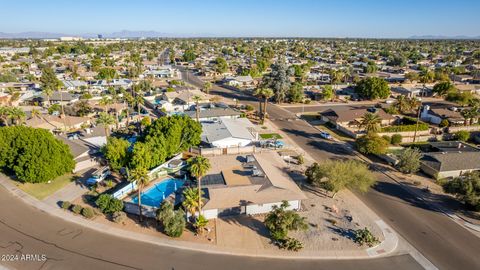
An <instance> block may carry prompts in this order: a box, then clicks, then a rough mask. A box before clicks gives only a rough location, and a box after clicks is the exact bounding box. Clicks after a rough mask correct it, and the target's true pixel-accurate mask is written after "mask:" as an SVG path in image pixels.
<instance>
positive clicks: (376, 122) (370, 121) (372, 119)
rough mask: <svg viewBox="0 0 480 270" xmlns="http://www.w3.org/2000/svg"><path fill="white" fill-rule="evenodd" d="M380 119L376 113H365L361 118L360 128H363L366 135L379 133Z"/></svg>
mask: <svg viewBox="0 0 480 270" xmlns="http://www.w3.org/2000/svg"><path fill="white" fill-rule="evenodd" d="M381 122H382V119H381V118H380V116H378V114H376V113H370V112H367V113H365V114H364V115H363V116H362V120H361V121H360V128H364V129H365V131H366V132H367V133H371V132H378V131H380V123H381Z"/></svg>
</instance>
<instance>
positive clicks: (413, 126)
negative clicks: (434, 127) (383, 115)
mask: <svg viewBox="0 0 480 270" xmlns="http://www.w3.org/2000/svg"><path fill="white" fill-rule="evenodd" d="M404 120H405V121H408V122H409V123H413V124H409V125H395V126H388V127H382V129H381V130H380V132H406V131H415V129H416V128H417V124H416V120H415V119H413V120H412V118H410V117H405V119H404ZM429 128H430V127H429V125H428V124H427V123H425V122H421V121H420V122H419V123H418V129H417V131H425V130H428V129H429Z"/></svg>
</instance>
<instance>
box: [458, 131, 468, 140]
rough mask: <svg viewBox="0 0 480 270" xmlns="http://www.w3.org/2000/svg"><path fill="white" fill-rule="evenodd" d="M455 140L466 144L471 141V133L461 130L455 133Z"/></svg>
mask: <svg viewBox="0 0 480 270" xmlns="http://www.w3.org/2000/svg"><path fill="white" fill-rule="evenodd" d="M455 138H456V139H457V140H459V141H462V142H466V141H468V139H470V132H468V131H466V130H459V131H457V132H455Z"/></svg>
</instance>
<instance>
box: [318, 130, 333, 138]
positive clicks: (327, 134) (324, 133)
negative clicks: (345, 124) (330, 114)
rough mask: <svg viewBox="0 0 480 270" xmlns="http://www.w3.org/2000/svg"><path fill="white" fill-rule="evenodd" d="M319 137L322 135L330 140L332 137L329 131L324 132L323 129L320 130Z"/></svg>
mask: <svg viewBox="0 0 480 270" xmlns="http://www.w3.org/2000/svg"><path fill="white" fill-rule="evenodd" d="M320 137H322V138H324V139H326V140H331V139H332V135H330V133H328V132H325V131H322V132H320Z"/></svg>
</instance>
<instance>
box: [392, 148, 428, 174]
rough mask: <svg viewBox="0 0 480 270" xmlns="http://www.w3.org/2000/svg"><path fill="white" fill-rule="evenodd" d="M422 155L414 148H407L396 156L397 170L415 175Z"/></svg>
mask: <svg viewBox="0 0 480 270" xmlns="http://www.w3.org/2000/svg"><path fill="white" fill-rule="evenodd" d="M421 158H422V153H421V152H420V150H418V149H416V148H407V149H405V150H403V151H402V153H400V154H399V155H398V164H397V167H398V170H399V171H401V172H402V173H415V172H417V171H418V170H419V169H420V159H421Z"/></svg>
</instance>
